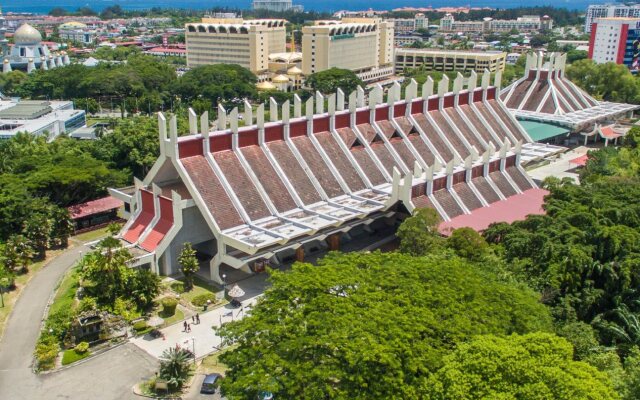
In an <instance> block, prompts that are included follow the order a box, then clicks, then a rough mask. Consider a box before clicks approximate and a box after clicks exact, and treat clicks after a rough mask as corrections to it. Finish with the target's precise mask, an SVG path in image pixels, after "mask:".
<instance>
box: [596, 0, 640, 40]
mask: <svg viewBox="0 0 640 400" xmlns="http://www.w3.org/2000/svg"><path fill="white" fill-rule="evenodd" d="M614 17H621V18H640V4H592V5H590V6H589V7H587V12H586V14H585V21H584V31H585V32H586V33H591V25H592V24H593V23H594V22H595V20H596V19H598V18H614Z"/></svg>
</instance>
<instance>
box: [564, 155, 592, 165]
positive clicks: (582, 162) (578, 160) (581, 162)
mask: <svg viewBox="0 0 640 400" xmlns="http://www.w3.org/2000/svg"><path fill="white" fill-rule="evenodd" d="M587 160H589V156H588V155H587V154H583V155H581V156H580V157H576V158H574V159H573V160H569V162H570V163H571V164H576V165H579V166H581V167H584V166H585V165H586V164H587Z"/></svg>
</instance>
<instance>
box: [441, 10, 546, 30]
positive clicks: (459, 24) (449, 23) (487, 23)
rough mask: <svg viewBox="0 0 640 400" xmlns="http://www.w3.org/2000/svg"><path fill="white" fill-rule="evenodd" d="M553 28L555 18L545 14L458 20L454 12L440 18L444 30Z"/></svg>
mask: <svg viewBox="0 0 640 400" xmlns="http://www.w3.org/2000/svg"><path fill="white" fill-rule="evenodd" d="M552 28H553V20H552V19H551V18H550V17H549V16H547V15H544V16H542V17H539V16H533V15H525V16H523V17H518V18H517V19H510V20H505V19H493V18H484V19H483V20H482V21H456V20H455V18H454V17H453V15H452V14H447V15H445V16H444V17H442V18H441V19H440V30H441V31H442V32H463V33H488V32H510V31H511V30H514V29H515V30H517V31H518V32H539V31H547V30H551V29H552Z"/></svg>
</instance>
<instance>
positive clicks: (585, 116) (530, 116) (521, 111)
mask: <svg viewBox="0 0 640 400" xmlns="http://www.w3.org/2000/svg"><path fill="white" fill-rule="evenodd" d="M541 57H542V55H540V56H536V55H533V56H531V55H530V56H529V57H528V60H527V69H526V72H525V76H523V77H522V78H520V79H519V80H517V81H516V82H514V83H512V84H511V85H509V86H507V87H506V88H505V89H503V90H502V91H501V92H500V98H501V99H502V100H503V101H504V103H505V105H506V106H507V108H509V109H510V110H511V111H512V112H513V113H514V114H515V115H516V116H517V117H521V118H523V119H527V120H536V121H540V122H551V123H553V124H556V125H562V126H566V127H569V128H571V129H574V130H580V129H582V128H585V127H587V126H589V125H593V124H594V123H596V122H599V121H603V120H606V119H615V118H617V117H619V116H621V115H622V114H624V113H626V112H628V111H632V110H635V109H638V108H640V106H637V105H633V104H622V103H611V102H606V101H599V100H596V99H595V98H593V97H591V96H590V95H588V94H587V93H586V92H585V91H583V90H582V89H580V88H579V87H578V86H577V85H576V84H574V83H573V82H571V81H570V80H569V79H567V78H566V77H565V73H564V68H565V67H564V60H565V56H564V55H552V56H551V58H550V60H549V61H548V62H546V63H545V64H544V65H543V64H542V59H541Z"/></svg>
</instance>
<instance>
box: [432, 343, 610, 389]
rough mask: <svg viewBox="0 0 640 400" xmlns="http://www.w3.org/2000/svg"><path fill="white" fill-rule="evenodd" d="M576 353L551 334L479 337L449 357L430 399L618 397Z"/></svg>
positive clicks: (436, 375)
mask: <svg viewBox="0 0 640 400" xmlns="http://www.w3.org/2000/svg"><path fill="white" fill-rule="evenodd" d="M572 352H573V349H572V348H571V344H569V342H567V341H566V340H564V339H562V338H559V337H557V336H554V335H552V334H548V333H532V334H528V335H523V336H520V335H512V336H509V337H506V338H501V337H496V336H493V335H487V336H479V337H477V338H475V339H473V340H471V341H470V342H469V343H464V344H461V345H460V346H458V348H457V349H456V350H455V351H454V352H453V353H452V354H450V355H448V356H446V357H445V358H444V365H443V367H442V368H441V369H440V370H438V372H436V373H435V374H434V375H432V376H431V377H430V378H429V380H428V382H427V385H426V387H425V390H426V391H427V392H428V393H429V394H428V396H427V397H426V398H428V399H438V400H447V399H452V400H453V399H468V400H472V399H532V400H535V399H540V400H542V399H559V400H563V399H564V400H606V399H617V398H618V396H617V394H616V392H615V390H614V389H613V387H612V384H611V382H610V380H609V379H608V378H607V376H606V375H605V374H603V373H601V372H599V371H598V370H596V369H595V368H594V367H591V366H589V365H588V364H586V363H583V362H579V361H573V360H572Z"/></svg>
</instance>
